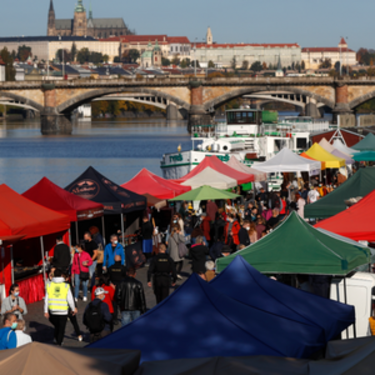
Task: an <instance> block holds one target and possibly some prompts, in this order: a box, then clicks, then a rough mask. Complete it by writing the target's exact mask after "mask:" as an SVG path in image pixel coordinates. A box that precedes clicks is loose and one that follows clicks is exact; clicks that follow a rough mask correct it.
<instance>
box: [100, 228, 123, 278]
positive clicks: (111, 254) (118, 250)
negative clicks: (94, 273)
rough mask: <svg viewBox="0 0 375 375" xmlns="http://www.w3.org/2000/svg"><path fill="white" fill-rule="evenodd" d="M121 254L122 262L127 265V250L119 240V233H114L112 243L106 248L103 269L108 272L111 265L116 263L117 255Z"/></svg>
mask: <svg viewBox="0 0 375 375" xmlns="http://www.w3.org/2000/svg"><path fill="white" fill-rule="evenodd" d="M116 255H120V257H121V264H122V265H123V266H124V265H125V251H124V248H123V247H122V245H121V244H119V242H118V236H117V234H112V236H111V243H109V244H108V245H107V246H106V247H105V249H104V260H103V271H104V272H106V271H107V269H108V268H109V267H111V266H112V265H113V264H115V256H116Z"/></svg>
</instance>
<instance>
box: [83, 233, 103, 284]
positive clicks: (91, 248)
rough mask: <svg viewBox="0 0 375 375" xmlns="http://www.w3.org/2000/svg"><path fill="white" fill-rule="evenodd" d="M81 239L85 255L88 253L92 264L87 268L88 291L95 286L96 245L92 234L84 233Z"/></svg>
mask: <svg viewBox="0 0 375 375" xmlns="http://www.w3.org/2000/svg"><path fill="white" fill-rule="evenodd" d="M83 239H84V240H85V248H86V253H88V254H89V255H90V257H91V260H92V264H91V266H90V267H89V274H90V290H91V289H92V288H93V286H94V285H95V270H96V265H97V260H98V252H99V251H98V250H99V249H98V244H97V243H96V242H95V241H94V240H93V238H92V234H91V233H90V232H86V233H85V234H84V235H83Z"/></svg>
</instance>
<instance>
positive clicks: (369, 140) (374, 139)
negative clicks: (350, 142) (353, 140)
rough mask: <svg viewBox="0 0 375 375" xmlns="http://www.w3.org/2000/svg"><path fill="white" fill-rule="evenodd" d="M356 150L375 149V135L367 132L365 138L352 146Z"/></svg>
mask: <svg viewBox="0 0 375 375" xmlns="http://www.w3.org/2000/svg"><path fill="white" fill-rule="evenodd" d="M352 148H353V149H354V150H357V151H375V135H374V134H372V133H368V134H367V135H366V137H365V138H363V139H362V140H361V141H359V142H358V143H357V144H355V145H354V146H352Z"/></svg>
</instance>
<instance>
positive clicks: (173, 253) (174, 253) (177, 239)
mask: <svg viewBox="0 0 375 375" xmlns="http://www.w3.org/2000/svg"><path fill="white" fill-rule="evenodd" d="M180 243H185V237H184V236H183V235H182V234H181V230H180V226H179V225H178V224H176V225H175V226H174V227H173V228H172V232H171V235H170V237H169V241H168V253H169V256H170V257H171V258H172V260H173V262H174V264H175V267H176V273H177V278H178V279H180V280H182V277H181V271H182V267H183V266H184V258H181V257H180V252H179V244H180Z"/></svg>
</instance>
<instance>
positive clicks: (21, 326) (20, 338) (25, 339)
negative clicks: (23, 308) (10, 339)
mask: <svg viewBox="0 0 375 375" xmlns="http://www.w3.org/2000/svg"><path fill="white" fill-rule="evenodd" d="M25 331H26V324H25V321H24V320H21V319H18V320H17V328H16V330H15V332H16V336H17V348H19V347H20V346H23V345H26V344H30V343H31V342H32V341H33V340H32V339H31V336H30V335H28V334H27V333H25Z"/></svg>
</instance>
